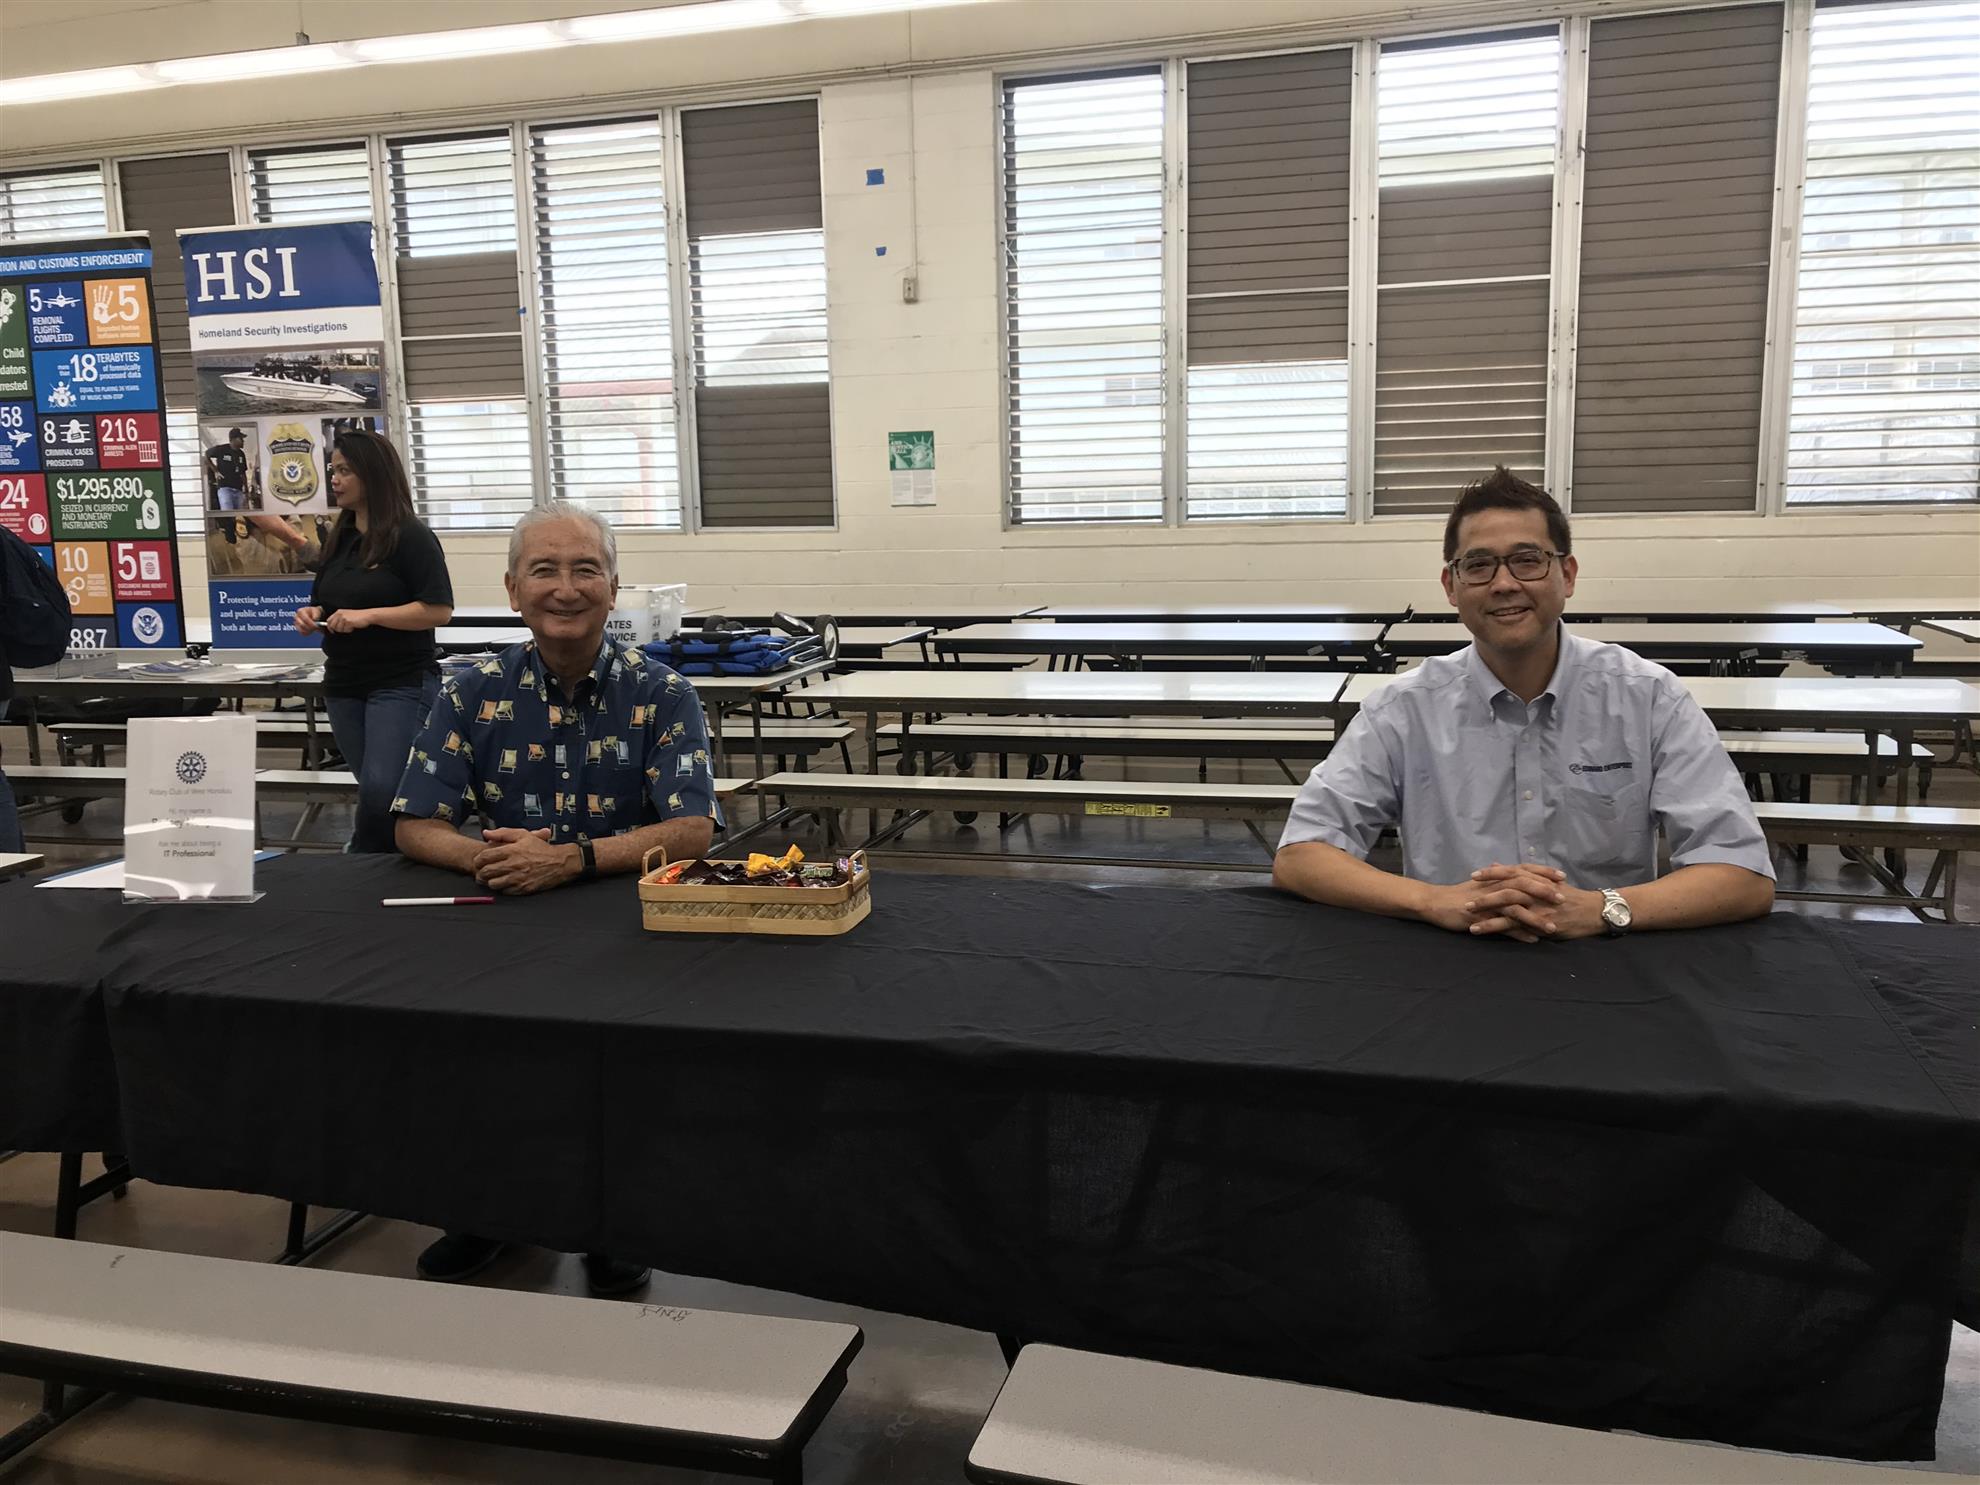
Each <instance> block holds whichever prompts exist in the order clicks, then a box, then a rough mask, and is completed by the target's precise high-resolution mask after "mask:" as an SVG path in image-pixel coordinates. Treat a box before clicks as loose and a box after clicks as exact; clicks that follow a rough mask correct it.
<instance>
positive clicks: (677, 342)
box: [4, 86, 843, 537]
mask: <svg viewBox="0 0 1980 1485" xmlns="http://www.w3.org/2000/svg"><path fill="white" fill-rule="evenodd" d="M790 102H811V103H815V104H817V105H818V106H819V107H820V110H821V129H820V134H819V140H818V145H817V148H818V157H819V169H820V175H821V186H822V184H823V180H822V177H823V171H824V148H823V128H822V111H823V108H824V99H823V96H822V92H821V89H820V87H818V86H812V87H807V88H799V89H795V90H793V89H789V88H783V89H778V90H775V91H771V92H765V93H760V94H744V95H741V96H734V97H690V98H686V99H673V100H670V101H668V102H664V103H659V102H656V103H650V104H638V105H635V106H631V107H621V108H612V109H605V108H599V107H596V106H593V107H587V108H569V109H556V108H552V109H548V110H544V111H540V112H539V111H536V110H524V111H520V112H518V111H516V110H490V111H487V112H486V113H483V112H475V113H471V114H467V115H463V116H461V117H458V118H450V119H448V120H446V121H445V122H441V121H425V122H422V121H417V120H414V121H409V122H408V124H407V127H405V128H404V129H379V128H372V129H368V130H353V129H351V128H350V127H349V126H348V122H346V123H345V124H344V125H343V126H338V125H324V126H322V127H320V128H313V129H310V130H308V131H303V132H296V133H289V132H282V131H271V132H269V133H266V134H257V135H255V136H254V137H253V138H249V139H239V138H232V139H226V140H224V141H215V142H212V143H208V144H205V145H202V144H201V143H199V142H198V141H196V140H195V141H189V142H182V143H178V144H175V145H173V146H172V147H170V148H167V149H159V150H133V151H127V152H119V153H117V154H114V155H103V156H98V157H95V158H90V159H70V160H62V159H55V160H52V161H39V160H38V161H29V162H23V163H22V164H21V165H20V167H19V168H18V169H13V170H9V171H6V172H5V173H4V174H5V176H6V177H7V178H13V177H16V176H38V175H52V174H73V173H80V172H84V171H88V170H95V171H96V172H98V175H99V178H100V179H101V181H102V183H103V191H104V214H105V221H106V227H105V230H106V231H111V232H115V231H119V230H121V229H122V203H121V201H120V199H119V195H118V179H117V169H118V166H119V164H120V163H121V162H123V161H126V160H131V161H135V160H145V159H162V158H169V157H172V156H178V155H188V154H207V153H215V152H220V151H224V152H226V153H227V155H228V157H229V161H230V167H231V171H232V175H233V186H234V218H235V222H236V224H238V225H242V226H257V225H265V224H263V223H261V222H260V221H259V220H258V219H257V218H256V217H255V216H254V204H255V203H254V189H253V174H254V165H253V157H254V156H255V155H257V154H267V153H277V152H288V151H301V150H309V149H313V148H323V149H331V148H335V147H337V146H340V145H343V146H357V147H361V148H362V149H363V150H364V151H365V159H366V165H367V171H368V176H369V180H370V199H371V211H370V221H371V226H372V232H373V240H374V241H375V243H376V244H377V256H378V279H379V297H380V300H381V306H382V309H383V311H384V321H385V347H384V366H383V373H384V378H385V391H386V398H387V403H388V407H387V421H388V425H389V428H390V431H391V436H392V437H393V439H394V440H395V441H396V442H397V443H398V444H399V446H400V447H401V448H402V449H409V448H410V445H411V438H412V431H411V421H410V419H411V409H410V403H409V402H408V399H407V396H406V379H405V355H404V346H403V339H402V333H401V327H400V324H399V314H398V293H399V285H398V274H397V268H396V251H395V248H396V244H397V236H396V230H395V227H394V223H393V212H392V202H391V197H390V191H391V188H392V162H391V158H390V154H391V148H392V146H393V145H394V144H395V143H396V144H402V145H403V144H412V143H418V142H421V141H424V140H431V139H444V138H450V137H457V136H462V135H472V134H495V133H498V132H502V131H506V132H507V133H508V135H509V138H510V164H511V175H512V187H513V190H514V193H515V201H516V213H517V217H516V236H517V245H516V252H517V262H518V278H519V284H518V287H519V290H520V292H521V297H522V307H523V309H524V315H523V337H522V339H523V351H524V354H523V376H524V399H523V400H524V406H525V410H526V413H527V416H528V419H529V451H530V481H529V484H530V503H531V505H532V506H540V505H544V504H547V503H548V502H549V501H550V500H552V499H554V498H556V495H555V493H554V492H553V491H552V490H551V489H550V483H549V481H550V465H549V450H548V447H547V444H548V430H547V423H546V416H547V413H546V408H547V393H546V389H545V376H544V362H543V354H544V342H543V335H542V303H541V297H540V292H539V287H538V279H537V269H538V264H537V251H536V241H535V226H536V216H535V213H536V199H535V191H534V185H533V181H532V180H531V176H530V156H529V150H530V134H531V131H532V130H534V129H539V128H555V127H558V126H582V125H585V124H592V123H598V124H603V123H611V122H614V121H617V120H623V119H627V118H635V117H637V118H648V117H650V118H653V119H655V120H656V121H657V123H658V126H659V130H660V135H661V141H662V149H663V151H664V157H665V162H666V163H665V165H664V166H663V176H662V196H661V207H662V213H663V215H664V217H665V220H666V231H667V244H668V252H667V274H668V315H669V324H670V328H671V330H672V332H673V347H672V367H673V382H674V389H675V390H674V399H675V402H674V412H675V440H676V448H677V455H676V458H677V477H678V479H679V481H680V488H681V522H680V525H679V526H649V525H638V526H633V525H621V526H619V527H618V529H620V530H624V531H635V532H647V533H654V534H657V535H661V536H667V537H681V536H695V535H699V534H701V533H702V532H703V531H704V529H709V528H704V527H703V525H702V522H701V486H700V471H699V467H698V461H697V458H696V436H695V421H694V419H695V408H694V386H693V360H692V346H693V323H692V315H693V309H692V304H691V302H690V298H689V292H688V290H689V285H688V282H687V277H688V264H687V257H686V254H685V251H684V247H685V243H686V201H685V196H684V195H683V189H682V181H683V175H682V161H681V153H680V138H681V129H680V117H681V115H682V114H683V113H685V112H687V111H688V110H690V109H694V108H734V107H747V106H749V105H752V104H767V103H790ZM823 245H824V251H825V255H826V257H825V269H826V275H827V288H828V294H827V312H826V323H825V334H826V340H827V345H828V352H827V355H828V365H829V361H830V351H829V345H830V340H831V336H832V329H833V321H832V316H831V312H830V297H829V285H830V274H831V268H832V257H831V243H830V235H829V229H828V230H827V231H826V232H825V233H824V234H823ZM154 246H155V245H154ZM826 388H827V399H828V408H829V409H830V415H831V418H832V424H831V426H832V432H833V438H832V463H833V472H832V519H831V524H830V525H807V526H729V527H722V528H719V534H723V535H742V534H763V535H817V534H820V533H835V532H837V531H838V530H840V528H841V523H842V518H843V512H842V506H841V502H840V498H839V487H838V476H839V470H840V461H839V458H838V454H839V449H838V438H837V432H838V423H837V387H836V386H835V385H834V384H833V382H832V380H831V378H830V376H829V374H828V376H827V379H826ZM450 529H452V530H454V531H457V532H458V533H459V534H461V535H463V536H471V537H472V536H485V535H489V534H499V533H500V532H502V531H505V530H507V529H508V528H507V527H506V526H486V527H478V526H477V527H466V526H463V527H454V528H450Z"/></svg>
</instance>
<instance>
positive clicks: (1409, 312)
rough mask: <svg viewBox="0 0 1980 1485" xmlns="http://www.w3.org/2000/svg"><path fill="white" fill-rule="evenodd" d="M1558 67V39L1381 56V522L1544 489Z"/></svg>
mask: <svg viewBox="0 0 1980 1485" xmlns="http://www.w3.org/2000/svg"><path fill="white" fill-rule="evenodd" d="M1560 63H1561V45H1560V37H1559V33H1558V31H1557V30H1556V28H1555V27H1553V26H1548V27H1545V28H1543V29H1534V30H1526V31H1520V32H1510V33H1501V34H1498V35H1495V36H1491V37H1472V38H1466V39H1463V40H1456V41H1450V40H1440V41H1426V42H1402V43H1393V44H1390V45H1387V46H1384V47H1383V48H1382V53H1381V62H1380V69H1379V73H1378V87H1377V99H1376V104H1377V115H1378V123H1377V132H1378V136H1379V145H1378V148H1379V155H1380V206H1379V215H1380V230H1379V242H1378V246H1377V270H1376V278H1377V300H1376V304H1377V309H1376V349H1375V499H1374V509H1375V513H1376V514H1377V515H1392V514H1408V513H1432V512H1441V511H1444V510H1446V509H1448V508H1449V506H1450V503H1451V501H1452V500H1453V499H1454V498H1455V496H1456V494H1457V492H1458V490H1459V489H1460V488H1462V487H1463V486H1464V485H1465V484H1466V483H1467V482H1469V481H1470V480H1473V479H1476V478H1477V477H1478V476H1479V475H1481V474H1483V473H1484V472H1486V471H1488V470H1489V469H1490V468H1491V467H1492V466H1493V465H1494V464H1506V465H1509V466H1511V467H1512V468H1513V469H1514V470H1515V471H1516V472H1518V473H1520V474H1523V475H1525V476H1526V477H1527V478H1529V479H1534V480H1537V479H1539V478H1540V477H1541V473H1542V466H1543V464H1544V462H1545V457H1546V430H1547V342H1548V333H1547V331H1548V326H1547V319H1548V306H1549V274H1550V272H1551V268H1552V257H1553V184H1554V159H1555V147H1556V138H1557V134H1558V129H1559V113H1560Z"/></svg>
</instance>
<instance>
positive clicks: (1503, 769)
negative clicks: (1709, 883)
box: [1279, 629, 1774, 888]
mask: <svg viewBox="0 0 1980 1485" xmlns="http://www.w3.org/2000/svg"><path fill="white" fill-rule="evenodd" d="M1560 634H1561V652H1560V659H1559V660H1558V661H1557V662H1556V663H1555V667H1554V675H1553V678H1552V679H1551V680H1550V681H1549V682H1548V683H1547V689H1546V690H1545V691H1542V692H1541V693H1540V695H1538V696H1537V697H1535V698H1534V699H1533V701H1531V702H1530V703H1529V702H1524V701H1521V700H1520V699H1519V698H1518V697H1517V696H1515V695H1513V694H1512V692H1510V691H1508V690H1507V689H1506V688H1505V686H1504V685H1502V684H1501V683H1500V681H1499V679H1498V677H1497V676H1495V675H1493V674H1492V672H1491V671H1490V670H1489V669H1488V668H1487V667H1486V665H1485V662H1484V661H1483V660H1482V659H1480V658H1479V655H1478V649H1477V646H1475V645H1467V646H1465V647H1464V648H1463V649H1462V650H1460V651H1458V652H1457V653H1456V654H1454V655H1448V656H1442V657H1439V658H1437V659H1434V660H1428V661H1425V662H1424V663H1423V665H1422V666H1420V667H1419V668H1418V669H1416V670H1414V671H1412V672H1410V673H1409V674H1408V675H1404V676H1398V677H1397V678H1396V679H1395V680H1394V681H1392V682H1390V683H1389V684H1388V685H1386V686H1383V687H1382V688H1381V689H1380V690H1378V691H1376V692H1375V693H1374V694H1373V695H1372V696H1370V697H1369V699H1368V700H1367V701H1366V702H1365V703H1364V704H1363V706H1362V708H1361V711H1360V714H1359V715H1358V716H1356V718H1355V719H1354V721H1353V722H1351V723H1350V724H1349V725H1348V727H1347V730H1346V731H1345V732H1344V733H1343V734H1342V735H1341V738H1340V740H1339V741H1338V742H1337V743H1336V744H1335V745H1334V749H1333V752H1332V753H1331V754H1330V755H1329V756H1328V758H1327V760H1326V761H1325V762H1324V763H1322V764H1320V766H1319V767H1317V768H1315V769H1314V770H1313V773H1312V775H1311V777H1309V778H1308V779H1307V781H1306V785H1305V787H1304V788H1302V789H1301V790H1300V791H1299V798H1298V800H1297V801H1296V802H1295V803H1294V805H1293V811H1292V817H1291V818H1290V819H1289V820H1287V822H1286V829H1285V834H1284V835H1282V836H1281V837H1280V838H1279V844H1280V845H1281V846H1286V845H1292V844H1294V843H1295V842H1299V841H1324V842H1325V843H1326V844H1328V845H1330V846H1338V847H1340V849H1342V850H1343V851H1348V852H1351V853H1352V854H1354V855H1356V856H1361V857H1364V858H1365V857H1366V856H1367V855H1368V852H1369V850H1370V849H1371V848H1372V847H1373V846H1374V844H1375V840H1376V838H1377V837H1378V836H1379V835H1380V834H1381V832H1382V830H1383V828H1384V827H1385V826H1390V825H1393V826H1396V827H1397V828H1398V829H1400V831H1401V832H1402V846H1403V874H1404V875H1405V876H1411V877H1415V878H1417V879H1418V880H1420V881H1427V882H1459V881H1463V880H1464V879H1465V878H1466V877H1468V876H1470V875H1471V873H1472V872H1474V871H1476V870H1477V869H1478V868H1479V867H1481V866H1486V865H1489V864H1490V863H1492V862H1494V861H1499V862H1513V861H1522V862H1533V863H1535V864H1538V865H1542V866H1556V867H1559V868H1560V869H1561V870H1562V871H1563V872H1565V873H1567V879H1568V882H1569V884H1570V885H1572V886H1576V887H1584V888H1588V887H1622V886H1629V885H1631V884H1633V883H1637V882H1647V881H1650V880H1651V879H1653V878H1654V877H1655V876H1656V875H1657V831H1658V829H1659V828H1660V827H1661V828H1662V830H1663V832H1664V838H1665V841H1666V842H1667V843H1668V845H1669V847H1670V857H1671V865H1672V866H1673V867H1679V866H1691V865H1695V864H1696V863H1698V862H1701V861H1719V862H1725V863H1727V864H1729V865H1732V866H1743V867H1745V868H1746V869H1747V870H1748V871H1753V872H1758V873H1759V874H1760V875H1762V876H1765V877H1769V878H1771V877H1772V876H1773V874H1774V870H1773V864H1772V860H1771V858H1770V855H1769V853H1768V850H1767V843H1766V839H1765V837H1764V836H1763V835H1762V834H1761V832H1760V824H1759V822H1758V821H1757V820H1756V819H1755V818H1754V816H1753V806H1752V804H1751V803H1750V802H1749V801H1748V799H1747V796H1746V789H1745V788H1744V786H1743V785H1742V784H1741V782H1740V777H1739V773H1738V771H1737V770H1736V769H1735V768H1734V767H1733V764H1732V759H1731V758H1730V757H1728V756H1727V754H1726V750H1725V747H1724V745H1723V744H1721V743H1720V741H1719V734H1718V731H1717V730H1716V729H1715V728H1714V727H1713V726H1712V724H1711V722H1710V721H1709V720H1708V719H1707V718H1706V716H1705V713H1704V712H1703V711H1701V710H1700V709H1699V706H1698V703H1697V702H1696V701H1694V700H1692V698H1691V694H1690V693H1689V692H1688V691H1686V690H1685V689H1684V687H1683V686H1682V685H1680V684H1679V682H1678V679H1677V677H1676V676H1674V675H1672V674H1671V673H1670V672H1669V671H1668V670H1666V669H1664V667H1663V666H1661V665H1653V664H1651V663H1650V662H1649V661H1648V660H1645V659H1643V658H1641V657H1640V656H1638V655H1636V654H1634V653H1632V652H1631V651H1629V650H1625V649H1623V648H1621V647H1620V646H1618V645H1609V644H1598V643H1596V642H1595V641H1594V640H1589V639H1583V638H1581V637H1580V636H1579V635H1574V634H1570V633H1568V631H1567V630H1566V629H1562V630H1561V631H1560Z"/></svg>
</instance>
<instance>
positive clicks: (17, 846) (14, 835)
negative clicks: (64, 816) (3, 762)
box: [0, 701, 26, 853]
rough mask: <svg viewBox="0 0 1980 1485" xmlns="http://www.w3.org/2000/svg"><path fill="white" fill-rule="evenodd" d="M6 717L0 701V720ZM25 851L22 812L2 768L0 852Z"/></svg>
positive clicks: (5, 705)
mask: <svg viewBox="0 0 1980 1485" xmlns="http://www.w3.org/2000/svg"><path fill="white" fill-rule="evenodd" d="M6 715H7V703H6V702H4V701H0V718H5V717H6ZM25 849H26V847H25V846H23V845H22V844H21V812H20V809H19V807H18V806H17V805H16V804H15V803H14V788H13V785H11V784H9V783H8V782H7V770H6V769H4V768H0V851H12V852H16V853H18V852H20V851H22V850H25Z"/></svg>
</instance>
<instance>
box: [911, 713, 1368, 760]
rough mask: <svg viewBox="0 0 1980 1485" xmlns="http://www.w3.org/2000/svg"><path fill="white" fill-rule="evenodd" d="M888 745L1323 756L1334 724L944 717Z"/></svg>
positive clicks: (943, 749) (934, 749)
mask: <svg viewBox="0 0 1980 1485" xmlns="http://www.w3.org/2000/svg"><path fill="white" fill-rule="evenodd" d="M878 735H879V737H880V738H881V740H882V741H883V742H889V743H892V744H893V746H894V747H895V748H896V749H897V750H900V751H904V752H907V753H910V754H915V753H951V752H956V753H998V754H1002V753H1027V754H1030V753H1045V754H1061V753H1063V754H1082V753H1096V754H1100V755H1102V756H1107V757H1157V758H1205V759H1208V758H1324V757H1326V756H1327V751H1328V749H1330V748H1332V747H1333V745H1334V724H1333V723H1331V722H1326V721H1314V722H1309V723H1305V724H1300V723H1288V722H1284V721H1278V720H1274V719H1271V718H1257V717H1242V718H1230V719H1227V720H1222V721H1204V720H1201V719H1199V718H1194V717H1081V718H1079V719H1078V720H1073V719H1070V718H1067V719H1050V718H1047V719H1039V720H1033V719H1029V718H1024V717H943V718H941V719H939V720H937V721H933V722H921V723H916V724H915V725H914V726H912V727H906V728H903V727H902V725H901V724H900V723H898V722H892V723H889V724H887V725H886V726H884V727H882V728H880V729H879V733H878Z"/></svg>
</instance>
